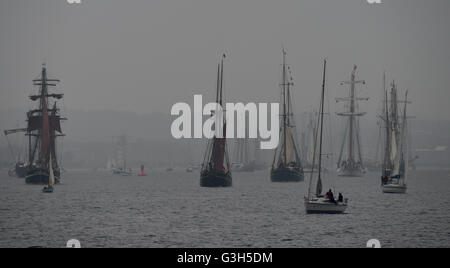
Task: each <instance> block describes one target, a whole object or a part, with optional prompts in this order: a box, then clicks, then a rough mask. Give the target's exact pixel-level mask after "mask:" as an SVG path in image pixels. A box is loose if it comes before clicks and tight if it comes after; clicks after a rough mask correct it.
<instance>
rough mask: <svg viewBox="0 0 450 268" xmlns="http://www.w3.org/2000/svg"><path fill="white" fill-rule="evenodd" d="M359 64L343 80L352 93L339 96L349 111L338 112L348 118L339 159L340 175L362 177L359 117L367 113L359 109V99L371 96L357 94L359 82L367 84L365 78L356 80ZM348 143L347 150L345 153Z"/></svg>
mask: <svg viewBox="0 0 450 268" xmlns="http://www.w3.org/2000/svg"><path fill="white" fill-rule="evenodd" d="M356 70H357V66H356V65H355V66H354V68H353V72H352V74H351V79H350V81H345V82H342V85H344V84H347V85H349V86H350V94H349V97H347V98H337V99H336V101H338V102H345V103H347V105H346V107H347V108H348V110H347V111H345V112H341V113H337V115H339V116H342V117H346V118H348V121H347V126H346V128H345V134H344V140H343V142H342V145H341V151H340V154H339V161H338V175H339V176H343V177H362V176H363V174H364V173H365V172H366V171H365V166H364V161H363V155H362V147H361V135H360V134H361V133H360V128H359V117H361V116H364V115H365V114H366V113H364V112H359V111H358V102H359V101H368V100H369V98H360V97H358V96H357V94H356V85H357V84H364V85H365V84H366V82H365V81H364V80H360V81H356ZM346 145H347V152H346V154H344V151H345V148H346Z"/></svg>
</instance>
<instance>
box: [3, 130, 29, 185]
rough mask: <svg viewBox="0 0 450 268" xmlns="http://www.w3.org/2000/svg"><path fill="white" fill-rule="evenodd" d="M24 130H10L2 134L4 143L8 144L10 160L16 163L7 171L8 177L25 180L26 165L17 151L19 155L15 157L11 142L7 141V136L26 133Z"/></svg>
mask: <svg viewBox="0 0 450 268" xmlns="http://www.w3.org/2000/svg"><path fill="white" fill-rule="evenodd" d="M26 131H27V129H26V128H21V129H12V130H5V131H3V133H4V134H5V138H6V141H7V143H8V148H9V151H10V153H11V156H12V158H13V159H14V161H16V162H15V163H14V165H13V167H12V168H11V169H10V170H9V171H8V175H9V176H10V177H17V178H25V177H26V176H27V170H28V163H26V162H25V161H24V159H22V154H21V153H22V151H21V150H19V154H18V155H17V156H16V155H15V153H14V151H15V150H14V149H13V146H12V144H11V142H10V141H9V139H8V136H9V135H12V134H17V133H26Z"/></svg>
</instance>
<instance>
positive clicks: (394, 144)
mask: <svg viewBox="0 0 450 268" xmlns="http://www.w3.org/2000/svg"><path fill="white" fill-rule="evenodd" d="M391 137H392V138H391V139H392V140H391V162H392V163H395V160H396V158H397V137H396V134H395V130H394V131H392V136H391Z"/></svg>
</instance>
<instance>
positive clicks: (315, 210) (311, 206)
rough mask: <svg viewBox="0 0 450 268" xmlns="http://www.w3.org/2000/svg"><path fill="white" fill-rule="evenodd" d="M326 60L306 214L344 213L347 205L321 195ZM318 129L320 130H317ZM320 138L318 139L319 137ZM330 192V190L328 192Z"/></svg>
mask: <svg viewBox="0 0 450 268" xmlns="http://www.w3.org/2000/svg"><path fill="white" fill-rule="evenodd" d="M326 67H327V61H326V60H325V61H324V71H323V85H322V98H321V104H320V105H321V106H320V114H319V124H317V125H318V126H319V127H320V129H319V128H317V129H316V134H315V142H314V156H313V170H312V172H311V176H310V181H309V188H308V196H306V197H305V209H306V213H307V214H340V213H344V212H345V211H346V210H347V207H348V200H347V199H343V197H342V196H340V197H339V200H334V197H332V198H330V196H324V195H322V188H323V187H322V147H323V121H324V120H323V118H324V106H325V78H326ZM319 130H320V131H319ZM319 138H320V139H319ZM318 139H319V154H318V156H317V157H316V152H317V144H318ZM316 158H317V159H318V162H319V163H318V167H317V169H315V168H314V167H315V166H316ZM315 170H317V174H318V176H317V184H316V192H315V194H313V193H312V186H313V181H314V174H315ZM329 193H330V192H329Z"/></svg>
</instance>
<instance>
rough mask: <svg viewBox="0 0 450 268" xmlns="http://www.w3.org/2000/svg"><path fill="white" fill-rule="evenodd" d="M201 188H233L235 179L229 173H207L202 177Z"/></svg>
mask: <svg viewBox="0 0 450 268" xmlns="http://www.w3.org/2000/svg"><path fill="white" fill-rule="evenodd" d="M200 186H201V187H209V188H219V187H231V186H233V179H232V177H231V174H230V173H229V172H228V173H225V172H209V171H206V172H203V173H202V175H201V177H200Z"/></svg>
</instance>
